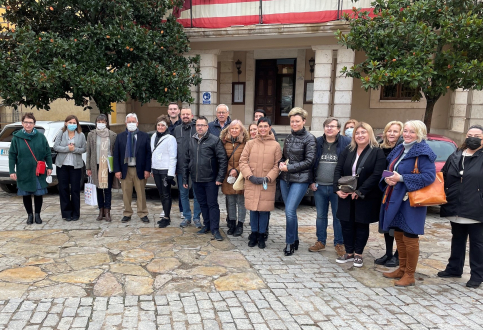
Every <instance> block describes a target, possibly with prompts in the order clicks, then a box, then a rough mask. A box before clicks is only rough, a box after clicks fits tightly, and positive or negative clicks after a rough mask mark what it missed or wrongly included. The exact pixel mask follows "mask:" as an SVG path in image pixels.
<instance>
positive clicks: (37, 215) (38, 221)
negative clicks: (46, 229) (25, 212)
mask: <svg viewBox="0 0 483 330" xmlns="http://www.w3.org/2000/svg"><path fill="white" fill-rule="evenodd" d="M35 223H36V224H39V225H40V224H41V223H42V219H40V213H35Z"/></svg>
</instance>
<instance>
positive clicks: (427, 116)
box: [424, 96, 439, 133]
mask: <svg viewBox="0 0 483 330" xmlns="http://www.w3.org/2000/svg"><path fill="white" fill-rule="evenodd" d="M438 99H439V96H438V97H435V98H428V97H427V96H426V111H425V112H424V124H425V125H426V129H427V130H428V133H429V132H430V131H431V120H432V119H433V110H434V105H435V104H436V102H437V101H438Z"/></svg>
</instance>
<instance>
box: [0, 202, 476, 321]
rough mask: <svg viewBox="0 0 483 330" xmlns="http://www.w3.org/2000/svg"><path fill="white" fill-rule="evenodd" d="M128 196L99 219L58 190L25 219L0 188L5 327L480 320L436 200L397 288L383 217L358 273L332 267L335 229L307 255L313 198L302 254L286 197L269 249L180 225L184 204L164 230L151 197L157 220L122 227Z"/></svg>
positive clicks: (303, 223) (304, 220) (304, 213)
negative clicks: (73, 209)
mask: <svg viewBox="0 0 483 330" xmlns="http://www.w3.org/2000/svg"><path fill="white" fill-rule="evenodd" d="M121 197H122V196H121V194H120V193H115V194H114V201H113V210H112V212H111V213H112V215H113V219H115V220H114V221H113V222H112V223H106V222H104V221H101V222H99V221H96V220H95V217H96V216H97V210H96V209H95V208H93V207H90V206H85V205H83V206H82V210H81V219H80V221H77V222H67V221H64V220H62V219H61V218H60V214H59V213H60V212H59V206H58V195H55V194H49V195H47V196H46V197H45V201H44V208H43V212H42V217H43V219H44V223H43V224H42V225H31V226H27V225H26V224H25V214H24V213H23V212H24V211H23V206H22V200H21V198H20V197H17V196H15V195H11V194H6V193H0V206H1V208H0V219H1V220H2V221H0V330H2V329H448V328H451V329H481V328H482V321H481V320H482V319H481V314H480V313H481V312H482V311H483V290H482V289H481V288H480V289H476V290H474V289H471V290H470V289H468V288H466V287H465V286H464V283H465V282H466V281H467V280H468V279H469V276H468V271H469V267H468V266H466V268H465V274H464V276H463V278H462V279H440V278H437V277H436V273H437V271H438V270H441V269H444V266H445V264H446V260H447V258H448V255H449V247H450V238H451V236H450V235H451V233H450V227H449V224H448V223H447V222H446V221H444V220H442V219H440V218H439V216H438V215H437V211H438V210H437V209H436V208H432V209H430V211H429V213H428V217H427V226H426V235H425V236H422V238H421V256H420V262H419V264H418V270H417V285H416V286H415V287H411V288H396V287H394V286H393V283H392V281H390V280H388V279H385V278H383V277H382V275H381V272H382V271H385V270H386V268H385V267H381V266H375V265H374V263H373V260H374V258H377V257H380V256H381V255H382V254H384V248H383V244H384V240H383V237H382V235H381V234H378V233H377V225H372V226H371V237H370V239H369V242H368V246H367V249H366V251H365V254H364V266H363V267H362V268H360V269H358V268H354V267H352V266H351V265H348V264H344V265H339V264H336V263H335V257H336V254H335V251H334V249H333V248H332V247H331V245H332V244H330V242H331V240H333V234H332V230H331V227H329V230H328V232H329V233H328V236H329V237H328V243H329V244H328V247H327V248H326V249H325V250H324V251H322V252H321V253H311V252H309V251H308V247H309V246H310V245H311V244H313V243H314V242H315V226H314V224H315V215H316V213H315V208H314V207H311V206H309V205H302V206H301V207H300V208H299V211H298V215H299V234H300V239H301V245H300V247H299V250H298V251H296V253H295V254H294V255H292V256H290V257H285V256H284V255H283V252H282V249H283V246H284V239H285V218H284V214H283V205H282V206H278V208H277V209H276V210H275V211H274V212H272V216H271V220H270V226H271V227H270V236H269V240H268V241H267V248H266V249H264V250H261V249H258V248H257V247H255V248H249V247H248V246H247V236H248V234H249V226H248V224H247V225H245V233H244V234H243V235H242V237H239V238H235V237H231V236H230V237H229V239H226V240H224V241H223V242H217V241H212V240H211V235H201V236H199V235H196V234H195V231H196V229H195V228H194V227H192V226H190V227H187V228H184V229H181V228H179V227H178V226H179V222H180V220H179V212H178V211H177V200H174V201H173V212H172V224H171V226H170V227H168V228H165V229H158V228H155V220H157V219H158V218H159V217H158V214H159V212H161V210H162V207H161V204H160V202H159V200H158V198H157V196H156V195H155V194H153V193H150V194H148V209H149V212H150V218H151V220H152V221H151V223H149V224H144V223H142V222H141V221H139V219H137V218H136V216H133V220H132V221H131V222H130V223H127V224H122V223H121V222H120V221H119V219H120V218H121V214H122V200H121ZM219 200H220V207H221V209H222V219H224V218H225V217H226V212H225V210H224V208H225V203H224V200H223V196H221V195H220V198H219ZM82 204H83V203H82ZM133 204H135V202H134V203H133ZM133 206H135V205H133ZM134 209H135V208H134ZM247 219H248V217H247ZM330 221H331V216H330V219H329V222H330ZM222 229H226V224H225V223H224V221H222ZM224 236H225V235H224ZM467 263H468V262H467Z"/></svg>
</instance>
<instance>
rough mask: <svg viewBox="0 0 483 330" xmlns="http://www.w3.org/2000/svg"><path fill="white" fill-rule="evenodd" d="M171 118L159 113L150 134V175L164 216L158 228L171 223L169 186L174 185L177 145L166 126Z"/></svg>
mask: <svg viewBox="0 0 483 330" xmlns="http://www.w3.org/2000/svg"><path fill="white" fill-rule="evenodd" d="M169 125H171V120H169V118H168V116H166V115H161V116H159V117H158V119H156V133H154V134H153V135H152V136H151V152H152V160H151V171H152V173H151V175H152V176H153V177H154V182H155V183H156V187H157V188H158V191H159V196H160V197H161V204H162V205H163V211H164V217H163V218H162V219H161V220H160V221H158V224H159V228H165V227H167V226H169V225H170V224H171V219H170V215H169V214H170V212H171V204H172V200H171V186H172V185H174V175H175V171H176V160H177V155H178V146H177V143H176V139H175V137H174V136H172V135H170V134H169V130H168V126H169Z"/></svg>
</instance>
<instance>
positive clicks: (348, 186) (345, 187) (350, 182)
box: [337, 148, 372, 194]
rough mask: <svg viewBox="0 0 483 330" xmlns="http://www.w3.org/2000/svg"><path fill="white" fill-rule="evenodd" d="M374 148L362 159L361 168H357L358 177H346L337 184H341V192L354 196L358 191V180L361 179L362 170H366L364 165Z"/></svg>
mask: <svg viewBox="0 0 483 330" xmlns="http://www.w3.org/2000/svg"><path fill="white" fill-rule="evenodd" d="M371 151H372V148H369V150H367V152H366V154H365V155H364V157H363V158H362V159H361V162H360V163H359V166H358V167H357V170H356V175H346V176H343V177H341V178H340V179H339V180H338V181H337V183H338V184H339V190H340V191H342V192H345V193H348V194H352V193H353V192H355V191H356V189H357V178H358V177H359V174H360V173H361V171H362V169H363V168H364V166H363V165H364V163H365V162H366V159H367V157H369V154H370V153H371Z"/></svg>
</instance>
